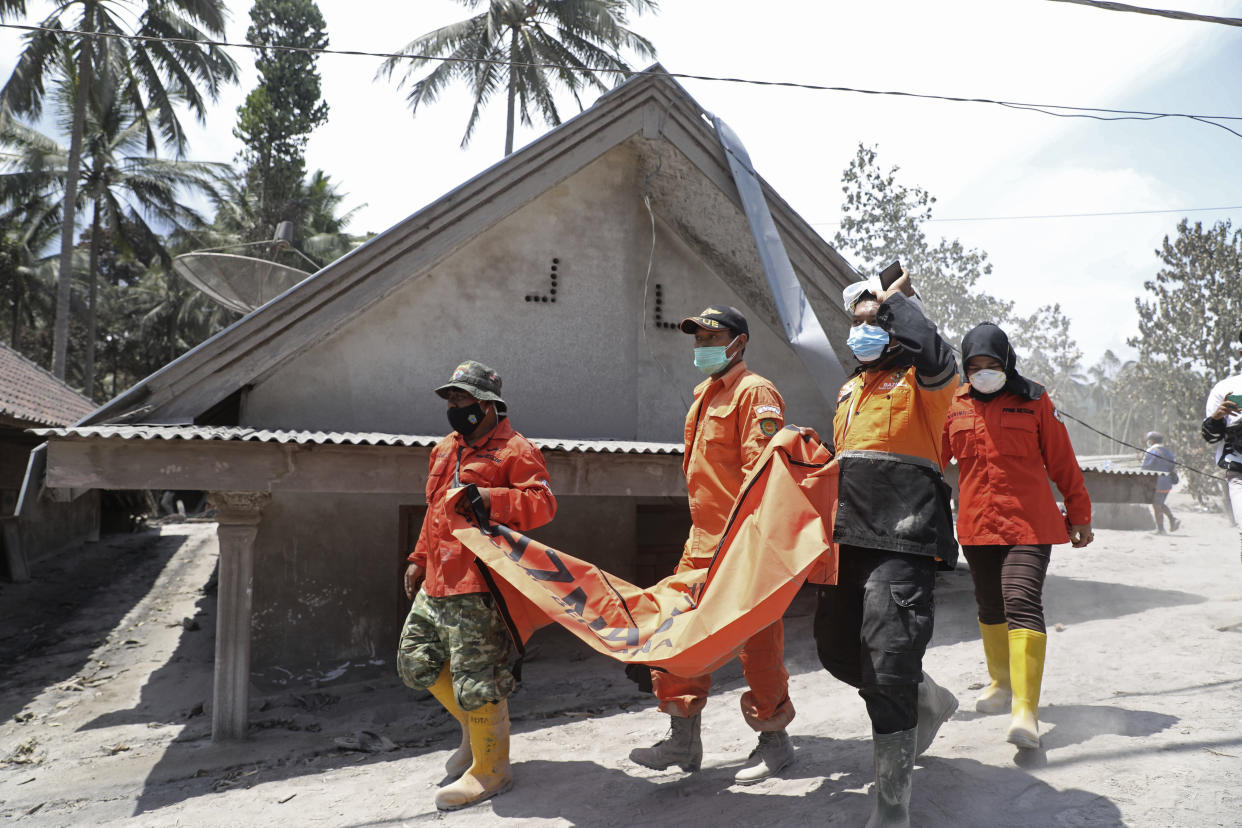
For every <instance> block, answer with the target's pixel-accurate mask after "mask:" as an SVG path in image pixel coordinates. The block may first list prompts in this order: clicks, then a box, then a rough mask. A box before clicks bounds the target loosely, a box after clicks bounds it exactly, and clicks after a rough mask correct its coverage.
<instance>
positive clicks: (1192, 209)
mask: <svg viewBox="0 0 1242 828" xmlns="http://www.w3.org/2000/svg"><path fill="white" fill-rule="evenodd" d="M1222 210H1242V204H1234V205H1231V206H1227V207H1185V208H1183V209H1168V210H1111V211H1108V212H1102V213H1045V214H1041V215H1029V216H970V217H964V216H963V217H955V218H929V219H926V220H925V221H926V222H928V223H930V222H948V221H1025V220H1028V219H1061V218H1095V217H1097V216H1151V215H1157V214H1160V213H1210V212H1219V211H1222ZM840 223H841V222H839V221H819V222H811V226H812V227H823V226H827V225H836V224H840Z"/></svg>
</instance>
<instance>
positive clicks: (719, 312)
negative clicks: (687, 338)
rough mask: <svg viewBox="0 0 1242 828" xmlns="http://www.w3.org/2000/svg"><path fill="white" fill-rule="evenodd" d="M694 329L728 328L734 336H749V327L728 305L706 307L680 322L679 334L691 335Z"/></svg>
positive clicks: (738, 311) (737, 312)
mask: <svg viewBox="0 0 1242 828" xmlns="http://www.w3.org/2000/svg"><path fill="white" fill-rule="evenodd" d="M695 328H703V329H704V330H708V331H720V330H724V329H725V328H728V329H729V330H731V331H733V333H735V334H746V335H747V336H750V326H749V325H747V324H746V317H745V316H742V312H741V311H740V310H738V309H737V308H735V307H732V306H730V305H708V306H707V307H706V308H704V309H703V310H701V311H699V312H698V313H697V314H695V315H694V316H687V317H686V318H685V319H683V320H681V332H682V333H688V334H692V333H694V329H695Z"/></svg>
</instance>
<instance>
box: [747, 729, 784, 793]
mask: <svg viewBox="0 0 1242 828" xmlns="http://www.w3.org/2000/svg"><path fill="white" fill-rule="evenodd" d="M793 759H794V749H793V744H792V743H791V742H790V741H789V734H788V733H786V732H785V731H783V730H771V731H761V732H760V733H759V744H757V745H756V746H755V749H754V750H752V751H751V752H750V757H749V758H747V760H746V765H745V767H743V768H742V769H741V770H739V771H738V772H737V773H736V774H734V775H733V781H734V782H736V783H738V784H739V785H750V784H752V783H754V782H758V781H760V780H762V779H767V778H768V777H769V776H772V775H773V774H775V773H777V772H779V771H780V770H782V769H783V768H787V767H789V765H790V763H791V762H793Z"/></svg>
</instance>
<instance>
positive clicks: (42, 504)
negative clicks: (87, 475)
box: [0, 345, 99, 581]
mask: <svg viewBox="0 0 1242 828" xmlns="http://www.w3.org/2000/svg"><path fill="white" fill-rule="evenodd" d="M94 408H95V405H94V403H92V402H91V401H90V400H89V399H87V398H86V397H84V396H82V395H81V394H79V393H78V392H77V391H74V390H73V389H72V388H70V387H69V386H68V385H66V384H65V383H63V382H61V381H60V380H58V379H57V378H56V377H54V376H52V375H51V374H50V373H48V372H47V371H45V370H43V369H42V368H40V367H39V366H38V365H36V364H35V363H33V362H31V361H30V360H28V359H26V358H25V357H24V356H22V355H21V354H19V353H18V352H17V351H14V350H13V349H12V348H10V347H8V346H7V345H0V528H2V529H3V531H0V551H2V554H0V565H2V569H0V572H2V573H3V575H4V576H5V577H7V578H8V579H9V580H12V581H25V580H27V579H28V578H29V577H30V566H31V564H32V563H34V562H35V560H37V558H39V557H44V556H47V555H53V554H56V553H57V552H59V551H61V550H62V549H65V548H67V547H70V546H72V545H74V544H76V543H80V542H81V541H83V540H97V539H98V538H99V492H98V491H95V490H93V489H88V490H81V489H77V490H69V491H61V492H56V493H53V492H50V491H48V490H46V489H44V488H42V487H41V486H40V487H31V489H30V492H29V495H28V496H27V498H26V500H25V501H24V502H23V503H21V513H20V515H19V514H18V502H19V499H20V497H21V492H22V482H23V480H24V479H25V476H26V471H27V466H28V465H29V461H30V453H31V451H32V450H33V449H34V448H35V447H36V446H38V445H39V443H41V442H42V440H40V439H39V438H38V437H36V436H35V435H33V434H30V433H29V432H28V431H27V429H30V428H38V427H42V426H67V425H70V424H72V423H76V422H77V421H78V420H81V419H82V418H83V417H85V416H86V415H87V414H90V413H91V411H92V410H94ZM33 472H34V473H35V475H36V476H38V477H40V478H41V477H42V467H41V466H37V467H36V468H35V469H34V470H33Z"/></svg>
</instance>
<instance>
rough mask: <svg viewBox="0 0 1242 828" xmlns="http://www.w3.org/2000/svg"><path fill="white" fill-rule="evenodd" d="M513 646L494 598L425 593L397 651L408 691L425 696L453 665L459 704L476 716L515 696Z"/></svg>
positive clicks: (451, 671) (420, 594)
mask: <svg viewBox="0 0 1242 828" xmlns="http://www.w3.org/2000/svg"><path fill="white" fill-rule="evenodd" d="M512 646H513V645H512V643H511V641H510V640H509V631H508V630H507V629H506V628H505V624H504V621H503V620H502V619H501V617H500V613H498V612H497V611H496V609H495V608H494V607H493V606H492V596H490V595H487V594H484V593H477V592H476V593H469V594H467V595H446V596H444V597H443V598H432V597H430V596H428V595H427V593H425V592H423V591H422V590H421V589H420V590H419V591H418V595H416V596H415V597H414V606H412V607H410V614H409V615H408V616H407V617H406V619H405V629H404V630H403V631H402V633H401V643H400V645H398V647H397V672H398V673H399V674H400V676H401V680H402V681H403V682H405V684H406V686H407V687H412V688H413V689H415V690H425V689H426V688H428V687H430V686H431V685H432V684H433V683H435V680H436V679H437V678H438V677H439V675H440V671H441V670H442V669H443V668H444V664H445V662H448V665H449V674H450V675H451V676H452V679H453V695H454V696H456V697H457V703H458V704H460V705H461V707H462V709H463V710H476V709H478V708H480V707H482V706H483V705H485V704H488V703H489V702H498V701H501V700H502V699H505V698H507V697H508V696H509V694H510V693H512V692H513V688H514V684H515V682H514V680H513V673H511V672H510V671H509V652H510V649H511V648H512Z"/></svg>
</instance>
